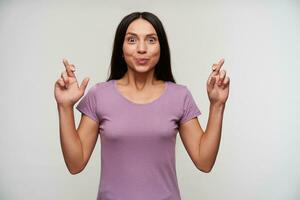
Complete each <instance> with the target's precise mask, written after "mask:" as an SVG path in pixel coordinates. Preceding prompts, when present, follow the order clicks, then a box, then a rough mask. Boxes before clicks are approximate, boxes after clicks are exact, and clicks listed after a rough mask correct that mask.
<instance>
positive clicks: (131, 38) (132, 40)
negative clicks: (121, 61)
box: [127, 37, 136, 43]
mask: <svg viewBox="0 0 300 200" xmlns="http://www.w3.org/2000/svg"><path fill="white" fill-rule="evenodd" d="M135 41H136V40H135V38H134V37H129V38H127V42H129V43H134V42H135Z"/></svg>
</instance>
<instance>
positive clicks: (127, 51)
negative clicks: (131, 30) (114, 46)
mask: <svg viewBox="0 0 300 200" xmlns="http://www.w3.org/2000/svg"><path fill="white" fill-rule="evenodd" d="M133 53H134V48H133V47H132V46H129V45H126V44H124V45H123V54H124V56H130V55H132V54H133Z"/></svg>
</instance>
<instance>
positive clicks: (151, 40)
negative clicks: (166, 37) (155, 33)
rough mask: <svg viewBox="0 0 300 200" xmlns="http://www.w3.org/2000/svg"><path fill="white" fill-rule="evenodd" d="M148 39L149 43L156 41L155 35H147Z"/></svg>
mask: <svg viewBox="0 0 300 200" xmlns="http://www.w3.org/2000/svg"><path fill="white" fill-rule="evenodd" d="M148 41H149V42H150V43H155V42H156V38H155V37H149V38H148Z"/></svg>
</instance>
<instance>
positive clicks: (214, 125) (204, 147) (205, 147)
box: [199, 104, 225, 171]
mask: <svg viewBox="0 0 300 200" xmlns="http://www.w3.org/2000/svg"><path fill="white" fill-rule="evenodd" d="M224 109H225V104H222V105H212V104H211V105H210V108H209V117H208V122H207V126H206V130H205V133H204V134H203V135H202V137H201V139H200V147H199V149H200V150H199V151H200V152H199V155H200V163H201V164H202V167H203V168H204V169H206V170H208V171H210V170H211V169H212V167H213V165H214V163H215V160H216V157H217V154H218V150H219V146H220V140H221V132H222V121H223V113H224Z"/></svg>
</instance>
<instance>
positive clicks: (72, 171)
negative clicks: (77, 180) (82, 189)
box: [68, 167, 84, 175]
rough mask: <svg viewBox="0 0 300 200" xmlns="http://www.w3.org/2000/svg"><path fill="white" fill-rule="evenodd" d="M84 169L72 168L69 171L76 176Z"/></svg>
mask: <svg viewBox="0 0 300 200" xmlns="http://www.w3.org/2000/svg"><path fill="white" fill-rule="evenodd" d="M83 169H84V168H83V167H80V168H72V167H68V170H69V172H70V174H72V175H76V174H79V173H80V172H82V171H83Z"/></svg>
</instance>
